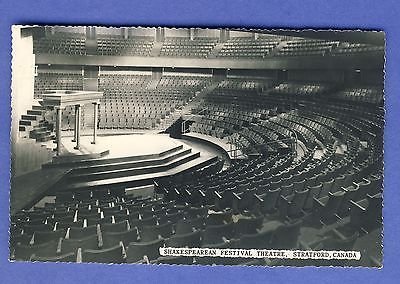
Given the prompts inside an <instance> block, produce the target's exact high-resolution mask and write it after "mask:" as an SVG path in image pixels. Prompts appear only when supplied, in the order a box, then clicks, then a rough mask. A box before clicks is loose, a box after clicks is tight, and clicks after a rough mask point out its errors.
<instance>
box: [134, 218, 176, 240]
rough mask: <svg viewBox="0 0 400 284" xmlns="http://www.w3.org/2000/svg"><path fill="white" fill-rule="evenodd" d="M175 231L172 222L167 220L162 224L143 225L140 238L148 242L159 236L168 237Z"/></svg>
mask: <svg viewBox="0 0 400 284" xmlns="http://www.w3.org/2000/svg"><path fill="white" fill-rule="evenodd" d="M172 233H173V228H172V223H171V222H167V223H165V224H161V225H151V226H143V227H142V229H141V232H140V239H141V240H142V241H145V242H148V241H153V240H156V239H158V238H159V236H161V237H163V238H168V237H169V236H171V235H172Z"/></svg>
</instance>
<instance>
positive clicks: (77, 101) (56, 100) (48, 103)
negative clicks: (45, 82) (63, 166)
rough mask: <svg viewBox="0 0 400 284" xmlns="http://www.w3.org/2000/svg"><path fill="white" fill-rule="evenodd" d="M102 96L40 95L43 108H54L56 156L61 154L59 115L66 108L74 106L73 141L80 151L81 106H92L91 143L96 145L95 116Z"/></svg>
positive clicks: (84, 93)
mask: <svg viewBox="0 0 400 284" xmlns="http://www.w3.org/2000/svg"><path fill="white" fill-rule="evenodd" d="M102 96H103V93H102V92H93V91H70V90H50V91H47V92H45V93H44V94H42V99H43V101H42V102H41V104H42V105H43V106H44V107H48V108H55V109H56V113H57V118H56V142H57V155H60V154H61V114H62V110H63V109H64V108H65V107H66V106H71V105H73V106H75V127H74V139H73V142H76V146H75V149H76V150H79V149H80V136H81V135H80V125H81V122H80V120H81V106H83V105H85V104H93V116H94V120H93V121H94V122H93V123H94V125H93V141H91V143H93V144H96V135H97V120H98V119H97V116H98V106H99V104H100V98H101V97H102Z"/></svg>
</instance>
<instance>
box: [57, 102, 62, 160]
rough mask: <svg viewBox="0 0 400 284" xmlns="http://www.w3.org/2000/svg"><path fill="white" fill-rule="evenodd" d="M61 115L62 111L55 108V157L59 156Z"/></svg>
mask: <svg viewBox="0 0 400 284" xmlns="http://www.w3.org/2000/svg"><path fill="white" fill-rule="evenodd" d="M61 114H62V109H61V108H59V107H56V141H57V156H60V154H61Z"/></svg>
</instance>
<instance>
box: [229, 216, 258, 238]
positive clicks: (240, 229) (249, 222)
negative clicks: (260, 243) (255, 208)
mask: <svg viewBox="0 0 400 284" xmlns="http://www.w3.org/2000/svg"><path fill="white" fill-rule="evenodd" d="M263 220H264V216H258V217H250V218H240V219H239V220H238V221H237V222H236V224H235V230H236V233H237V234H238V235H242V234H255V233H257V229H259V228H260V227H261V225H262V222H263Z"/></svg>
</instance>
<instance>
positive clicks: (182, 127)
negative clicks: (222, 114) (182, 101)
mask: <svg viewBox="0 0 400 284" xmlns="http://www.w3.org/2000/svg"><path fill="white" fill-rule="evenodd" d="M206 110H208V109H207V108H203V109H202V110H201V111H200V112H198V113H196V114H191V115H190V116H189V118H188V119H185V120H183V121H182V124H181V132H182V134H184V133H188V132H189V129H186V122H188V121H191V120H192V118H193V117H194V116H195V115H201V114H202V113H203V112H204V111H206Z"/></svg>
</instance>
